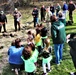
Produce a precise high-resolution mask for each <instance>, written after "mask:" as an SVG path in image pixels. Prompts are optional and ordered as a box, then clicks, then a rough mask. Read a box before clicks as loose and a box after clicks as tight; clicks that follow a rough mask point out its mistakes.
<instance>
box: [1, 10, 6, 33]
mask: <svg viewBox="0 0 76 75" xmlns="http://www.w3.org/2000/svg"><path fill="white" fill-rule="evenodd" d="M6 23H7V17H6V15H5V14H4V12H3V11H1V13H0V32H1V30H2V26H3V29H4V32H6Z"/></svg>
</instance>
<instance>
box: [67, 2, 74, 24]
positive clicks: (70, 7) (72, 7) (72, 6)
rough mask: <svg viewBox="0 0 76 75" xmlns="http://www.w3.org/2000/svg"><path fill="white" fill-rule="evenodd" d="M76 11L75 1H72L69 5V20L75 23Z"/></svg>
mask: <svg viewBox="0 0 76 75" xmlns="http://www.w3.org/2000/svg"><path fill="white" fill-rule="evenodd" d="M74 10H75V5H74V3H73V1H70V2H69V4H68V11H69V20H71V22H72V23H73V11H74Z"/></svg>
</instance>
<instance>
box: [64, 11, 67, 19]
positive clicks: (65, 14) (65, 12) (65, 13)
mask: <svg viewBox="0 0 76 75" xmlns="http://www.w3.org/2000/svg"><path fill="white" fill-rule="evenodd" d="M63 14H64V16H65V18H66V16H67V10H65V11H63Z"/></svg>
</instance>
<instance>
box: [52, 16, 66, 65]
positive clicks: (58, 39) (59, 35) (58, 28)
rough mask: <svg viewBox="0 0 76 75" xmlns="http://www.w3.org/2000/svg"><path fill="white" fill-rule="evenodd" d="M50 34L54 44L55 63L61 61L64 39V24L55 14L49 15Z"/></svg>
mask: <svg viewBox="0 0 76 75" xmlns="http://www.w3.org/2000/svg"><path fill="white" fill-rule="evenodd" d="M51 24H52V25H51V35H52V40H53V44H54V50H55V56H56V64H57V65H59V64H60V61H62V54H63V44H64V42H65V41H66V33H65V25H64V24H63V23H62V22H61V21H59V20H58V19H57V17H56V16H55V15H53V16H51Z"/></svg>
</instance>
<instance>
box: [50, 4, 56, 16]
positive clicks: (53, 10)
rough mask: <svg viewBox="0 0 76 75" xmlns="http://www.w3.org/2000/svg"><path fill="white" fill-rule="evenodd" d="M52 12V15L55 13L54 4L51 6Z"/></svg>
mask: <svg viewBox="0 0 76 75" xmlns="http://www.w3.org/2000/svg"><path fill="white" fill-rule="evenodd" d="M50 11H51V12H52V15H53V14H54V13H55V7H54V5H53V4H51V6H50Z"/></svg>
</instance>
